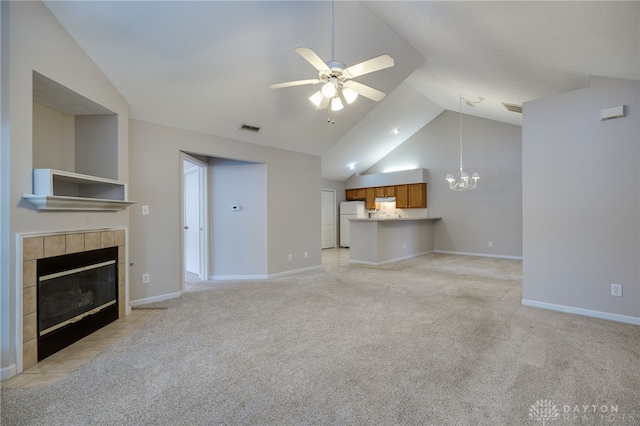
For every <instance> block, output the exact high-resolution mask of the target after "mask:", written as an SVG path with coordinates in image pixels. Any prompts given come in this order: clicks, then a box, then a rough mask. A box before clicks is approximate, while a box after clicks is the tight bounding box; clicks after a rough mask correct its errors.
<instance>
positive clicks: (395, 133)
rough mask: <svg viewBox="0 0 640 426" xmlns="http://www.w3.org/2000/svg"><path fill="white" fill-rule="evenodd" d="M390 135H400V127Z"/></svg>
mask: <svg viewBox="0 0 640 426" xmlns="http://www.w3.org/2000/svg"><path fill="white" fill-rule="evenodd" d="M391 133H393V134H394V135H397V134H398V133H400V127H396V128H395V129H393V130H392V131H391Z"/></svg>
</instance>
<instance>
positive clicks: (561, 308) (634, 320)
mask: <svg viewBox="0 0 640 426" xmlns="http://www.w3.org/2000/svg"><path fill="white" fill-rule="evenodd" d="M522 304H523V305H524V306H531V307H534V308H542V309H549V310H551V311H558V312H566V313H568V314H576V315H583V316H587V317H593V318H600V319H606V320H610V321H618V322H625V323H628V324H634V325H640V317H630V316H628V315H619V314H612V313H609V312H601V311H592V310H590V309H583V308H576V307H573V306H566V305H556V304H555V303H546V302H538V301H536V300H529V299H522Z"/></svg>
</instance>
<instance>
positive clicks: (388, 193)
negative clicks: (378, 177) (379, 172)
mask: <svg viewBox="0 0 640 426" xmlns="http://www.w3.org/2000/svg"><path fill="white" fill-rule="evenodd" d="M374 190H375V194H376V198H379V197H395V196H396V187H395V186H378V187H376V188H374Z"/></svg>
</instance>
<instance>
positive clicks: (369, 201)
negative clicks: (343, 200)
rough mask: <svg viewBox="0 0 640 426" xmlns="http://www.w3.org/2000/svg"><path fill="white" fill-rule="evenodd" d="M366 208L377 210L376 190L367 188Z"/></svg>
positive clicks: (365, 191)
mask: <svg viewBox="0 0 640 426" xmlns="http://www.w3.org/2000/svg"><path fill="white" fill-rule="evenodd" d="M364 193H365V208H366V209H367V210H373V209H375V208H376V194H375V190H374V188H365V190H364Z"/></svg>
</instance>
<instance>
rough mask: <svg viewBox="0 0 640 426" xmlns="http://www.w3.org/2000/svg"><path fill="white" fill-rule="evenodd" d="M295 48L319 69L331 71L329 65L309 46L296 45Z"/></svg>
mask: <svg viewBox="0 0 640 426" xmlns="http://www.w3.org/2000/svg"><path fill="white" fill-rule="evenodd" d="M295 50H296V52H298V53H299V54H300V56H302V57H303V58H305V59H306V60H307V62H309V63H310V64H311V65H313V67H314V68H315V69H317V70H318V71H329V66H328V65H327V64H326V63H325V62H324V61H323V60H322V59H320V56H318V55H316V52H314V51H313V50H311V49H309V48H308V47H296V49H295Z"/></svg>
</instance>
